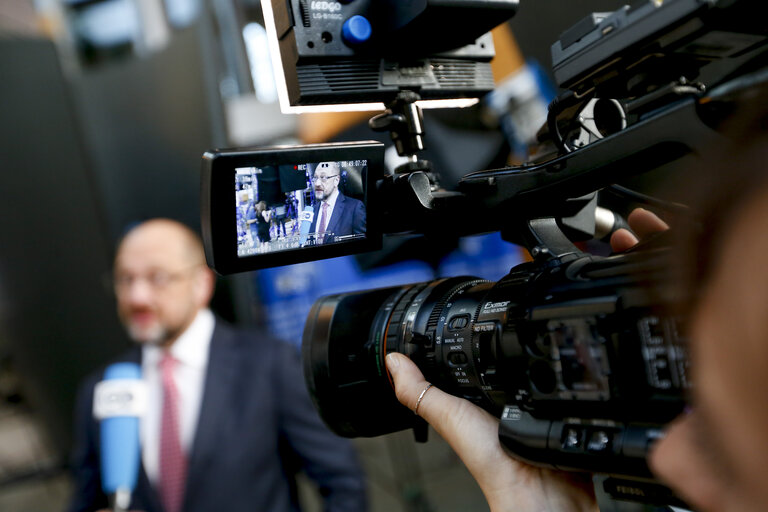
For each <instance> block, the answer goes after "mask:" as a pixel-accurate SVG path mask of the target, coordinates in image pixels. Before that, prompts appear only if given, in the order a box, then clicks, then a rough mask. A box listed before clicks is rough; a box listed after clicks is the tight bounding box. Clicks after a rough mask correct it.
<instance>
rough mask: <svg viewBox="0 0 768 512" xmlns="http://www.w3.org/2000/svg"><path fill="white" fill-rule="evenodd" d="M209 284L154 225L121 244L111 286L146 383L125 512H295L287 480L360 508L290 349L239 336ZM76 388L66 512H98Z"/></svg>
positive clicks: (97, 488)
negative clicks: (215, 309) (214, 307)
mask: <svg viewBox="0 0 768 512" xmlns="http://www.w3.org/2000/svg"><path fill="white" fill-rule="evenodd" d="M213 288H214V276H213V273H212V272H211V270H210V269H209V268H208V267H207V266H206V265H205V259H204V255H203V247H202V243H201V241H200V239H199V238H198V236H197V235H196V234H195V233H194V232H193V231H192V230H190V229H189V228H187V227H185V226H184V225H182V224H180V223H178V222H175V221H172V220H168V219H154V220H150V221H147V222H144V223H143V224H140V225H138V226H137V227H135V228H133V229H132V230H131V231H129V232H128V234H127V235H126V236H125V237H124V238H123V240H122V241H121V243H120V245H119V246H118V250H117V255H116V257H115V265H114V289H115V294H116V298H117V310H118V315H119V317H120V320H121V322H122V323H123V324H124V326H125V327H126V329H127V331H128V334H129V336H130V337H131V339H133V340H134V341H135V342H136V343H137V346H136V347H135V349H133V350H132V351H131V352H130V353H128V354H126V355H125V357H123V358H122V359H121V360H123V361H132V362H136V363H139V364H140V365H141V368H142V377H143V379H144V380H145V381H146V383H147V387H148V392H149V393H148V402H147V410H146V414H144V416H142V417H141V419H140V440H141V450H142V453H141V469H140V474H139V479H138V484H137V488H136V490H135V492H134V493H133V495H132V502H131V505H130V507H129V508H130V510H137V511H144V512H155V511H156V512H181V511H185V512H193V511H200V512H204V511H211V510H226V511H238V510H243V511H244V510H269V511H286V512H287V511H289V510H291V511H293V510H298V506H297V505H298V504H297V499H296V487H295V482H293V481H292V478H293V474H294V473H295V472H296V471H298V470H299V469H302V470H304V471H305V472H306V474H307V475H308V476H309V477H310V478H311V479H313V480H314V481H315V483H316V484H317V485H318V487H319V488H320V493H321V495H322V496H323V499H324V500H325V506H324V509H325V510H338V511H347V510H348V511H357V510H365V509H366V497H365V482H364V478H363V476H362V472H361V469H360V467H359V464H358V461H357V457H356V454H355V452H354V450H353V447H352V446H351V444H349V442H348V441H347V440H345V439H341V438H338V437H336V436H335V435H333V434H331V433H330V432H329V431H328V430H327V429H326V428H325V426H324V425H323V424H322V422H321V420H320V418H319V417H318V415H317V413H316V412H315V410H314V407H313V406H312V404H311V402H310V398H309V396H308V394H307V391H306V388H305V386H304V379H303V376H302V371H301V363H300V359H299V354H298V351H297V350H296V349H295V348H294V347H292V346H290V345H288V344H286V343H282V342H280V341H277V340H274V339H270V338H268V337H266V336H264V335H263V334H259V335H254V334H253V333H248V332H246V331H242V330H236V329H234V328H232V327H229V326H227V325H226V324H224V323H223V322H222V321H220V320H219V319H217V318H216V317H215V316H214V314H213V313H212V312H211V310H210V309H208V303H209V301H210V299H211V296H212V294H213ZM99 380H101V373H98V374H97V375H94V376H92V378H91V379H89V380H88V381H87V382H86V383H85V384H84V386H83V387H82V389H81V392H80V395H79V397H78V402H77V403H78V408H77V411H76V421H77V423H76V429H75V430H76V441H75V443H76V444H75V448H74V450H73V472H74V477H75V485H74V493H73V499H72V503H71V505H70V510H72V511H75V510H77V511H85V510H89V511H90V510H97V509H105V508H107V506H108V503H107V497H106V496H104V494H103V493H102V492H101V483H100V478H99V474H100V462H99V460H100V453H99V451H100V449H99V440H98V431H99V428H98V424H97V422H96V421H95V420H94V419H93V414H92V404H93V387H94V385H95V383H96V382H97V381H99Z"/></svg>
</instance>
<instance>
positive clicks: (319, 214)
mask: <svg viewBox="0 0 768 512" xmlns="http://www.w3.org/2000/svg"><path fill="white" fill-rule="evenodd" d="M340 182H341V168H340V166H339V164H338V163H337V162H321V163H319V164H317V167H316V168H315V172H314V174H313V176H312V187H313V189H314V191H315V199H316V200H317V203H316V205H315V215H314V219H313V220H312V226H311V227H310V229H309V232H310V233H315V243H317V244H327V243H331V242H338V241H340V238H342V237H345V236H348V235H356V234H363V233H365V206H364V205H363V202H362V201H360V200H358V199H355V198H353V197H349V196H346V195H344V194H342V193H341V191H340V190H339V183H340Z"/></svg>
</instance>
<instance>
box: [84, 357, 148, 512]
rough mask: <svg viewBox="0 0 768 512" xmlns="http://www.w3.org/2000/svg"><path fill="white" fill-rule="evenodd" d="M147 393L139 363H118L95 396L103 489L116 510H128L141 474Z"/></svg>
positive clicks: (94, 404)
mask: <svg viewBox="0 0 768 512" xmlns="http://www.w3.org/2000/svg"><path fill="white" fill-rule="evenodd" d="M146 402H147V392H146V387H145V383H144V381H143V380H141V367H140V366H139V365H138V364H136V363H115V364H112V365H110V366H108V367H107V369H106V370H105V371H104V380H102V381H101V382H99V383H98V384H96V387H95V389H94V393H93V414H94V416H95V417H96V419H97V420H99V421H100V422H101V423H100V430H101V487H102V489H103V490H104V493H105V494H106V495H107V496H109V497H110V498H112V499H113V503H114V510H116V511H123V510H127V509H128V507H129V505H130V502H131V493H132V492H133V490H134V489H135V488H136V481H137V479H138V475H139V461H140V460H141V448H140V446H139V418H140V417H141V416H142V415H143V413H144V410H145V409H146Z"/></svg>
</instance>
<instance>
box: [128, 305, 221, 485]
mask: <svg viewBox="0 0 768 512" xmlns="http://www.w3.org/2000/svg"><path fill="white" fill-rule="evenodd" d="M214 324H215V319H214V316H213V313H212V312H211V310H209V309H202V310H200V311H199V312H198V313H197V316H195V319H194V320H193V321H192V323H191V324H190V326H189V327H188V328H187V330H186V331H184V332H183V333H182V334H181V336H179V338H178V339H177V340H176V341H175V342H174V343H173V345H171V348H170V352H171V355H172V356H173V358H174V359H176V361H177V363H176V366H175V367H174V375H173V377H174V380H175V381H176V388H177V389H178V391H179V397H180V400H181V404H180V407H179V411H180V412H179V414H180V415H181V418H180V430H181V448H182V450H184V453H186V454H187V457H189V455H190V452H191V450H192V443H193V441H194V438H195V432H196V431H197V419H198V416H199V414H200V403H201V402H202V399H203V387H204V385H205V373H206V368H207V367H208V350H209V348H210V345H211V337H212V336H213V327H214ZM163 352H164V349H162V348H160V347H157V346H154V345H144V346H143V347H142V358H141V370H142V374H143V375H144V380H145V381H146V382H147V388H148V393H147V410H146V414H145V415H144V416H143V417H142V419H141V426H140V437H141V447H142V448H141V457H142V462H143V463H144V470H145V471H146V473H147V477H148V478H149V481H150V482H151V483H152V484H153V485H155V484H157V482H158V476H159V472H160V423H161V415H162V411H163V381H162V375H161V373H160V361H161V359H162V358H163Z"/></svg>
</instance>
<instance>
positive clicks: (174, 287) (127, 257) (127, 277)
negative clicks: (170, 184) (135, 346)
mask: <svg viewBox="0 0 768 512" xmlns="http://www.w3.org/2000/svg"><path fill="white" fill-rule="evenodd" d="M213 287H214V278H213V274H212V272H211V270H210V269H209V268H208V267H207V266H206V265H205V256H204V252H203V246H202V242H201V241H200V239H199V237H198V236H197V234H196V233H195V232H194V231H192V230H191V229H189V228H188V227H186V226H184V225H183V224H181V223H179V222H176V221H173V220H170V219H153V220H149V221H146V222H144V223H142V224H139V225H138V226H136V227H134V228H133V229H131V230H130V231H129V232H128V233H127V234H126V235H125V236H124V237H123V239H122V240H121V242H120V244H119V246H118V248H117V254H116V256H115V265H114V290H115V295H116V297H117V311H118V315H119V317H120V320H121V321H122V323H123V325H124V326H125V328H126V329H127V331H128V335H129V336H130V337H131V339H133V340H134V341H136V342H138V343H150V344H155V345H160V346H164V347H167V346H170V345H171V344H172V343H173V342H174V341H175V340H176V338H177V337H178V336H179V335H180V334H181V333H182V332H184V330H186V328H187V327H188V326H189V325H190V324H191V323H192V321H193V320H194V319H195V316H196V315H197V312H198V311H199V310H200V309H202V308H205V307H207V306H208V303H209V301H210V299H211V296H212V294H213Z"/></svg>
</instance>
